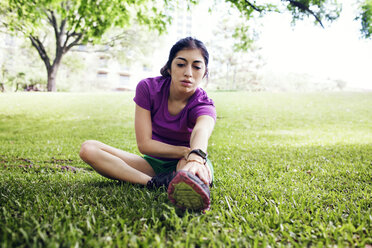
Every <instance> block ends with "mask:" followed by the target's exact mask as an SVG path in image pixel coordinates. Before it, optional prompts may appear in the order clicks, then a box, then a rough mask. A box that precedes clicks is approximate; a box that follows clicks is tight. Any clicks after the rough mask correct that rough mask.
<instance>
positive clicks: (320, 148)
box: [0, 92, 372, 247]
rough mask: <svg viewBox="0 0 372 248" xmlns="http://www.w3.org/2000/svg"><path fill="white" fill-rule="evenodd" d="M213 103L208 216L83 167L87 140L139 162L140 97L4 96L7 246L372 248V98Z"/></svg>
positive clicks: (3, 230)
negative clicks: (81, 150) (121, 151)
mask: <svg viewBox="0 0 372 248" xmlns="http://www.w3.org/2000/svg"><path fill="white" fill-rule="evenodd" d="M209 95H210V96H211V97H212V98H213V99H214V100H215V103H216V107H217V112H218V121H217V124H216V128H215V130H214V133H213V135H212V137H211V139H210V143H209V154H210V158H211V160H212V161H213V163H214V166H215V178H216V180H215V184H214V187H213V188H212V190H211V194H212V206H211V210H210V211H208V212H206V214H200V213H193V212H181V211H180V210H179V209H177V208H175V207H174V206H173V205H171V203H170V202H169V201H168V199H167V194H166V192H165V191H164V190H156V191H149V190H147V189H144V188H141V187H139V186H136V185H131V184H128V183H119V182H115V181H110V180H108V179H105V178H103V177H101V176H99V175H98V174H97V173H95V172H94V171H93V170H92V169H91V168H89V166H87V165H86V164H84V163H83V162H82V161H81V160H80V159H79V156H78V152H79V148H80V144H81V143H82V142H83V141H84V140H87V139H97V140H100V141H102V142H105V143H107V144H109V145H112V146H115V147H118V148H121V149H124V150H127V151H130V152H133V153H138V150H137V147H136V142H135V135H134V125H133V116H134V103H133V101H132V98H133V92H130V93H128V92H127V93H106V94H104V93H100V94H97V93H95V94H93V93H92V94H67V93H56V94H49V93H19V94H0V106H1V108H0V223H1V224H0V246H1V247H40V246H43V247H59V246H60V247H105V246H106V247H113V246H114V247H123V246H133V247H136V246H141V247H154V246H155V247H156V246H159V247H162V246H167V247H193V246H195V247H221V246H234V247H246V246H252V247H256V246H258V247H262V246H265V247H267V246H271V247H277V246H295V247H298V246H299V247H304V246H317V247H323V246H341V247H342V246H346V247H351V246H358V247H371V245H372V210H371V209H372V200H371V195H372V93H301V94H299V93H298V94H294V93H285V94H284V93H276V94H274V93H239V92H212V93H210V94H209ZM73 167H74V168H77V170H75V171H72V169H73Z"/></svg>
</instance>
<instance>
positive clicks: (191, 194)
mask: <svg viewBox="0 0 372 248" xmlns="http://www.w3.org/2000/svg"><path fill="white" fill-rule="evenodd" d="M168 198H169V200H170V201H171V202H173V203H174V204H175V205H176V206H178V207H179V208H181V209H192V210H208V209H209V207H210V190H209V187H208V185H206V184H204V183H203V182H202V181H201V180H200V179H199V177H197V176H195V175H194V174H192V173H190V172H187V171H183V170H180V171H178V172H177V173H176V175H175V176H174V178H173V179H172V181H171V182H170V183H169V185H168Z"/></svg>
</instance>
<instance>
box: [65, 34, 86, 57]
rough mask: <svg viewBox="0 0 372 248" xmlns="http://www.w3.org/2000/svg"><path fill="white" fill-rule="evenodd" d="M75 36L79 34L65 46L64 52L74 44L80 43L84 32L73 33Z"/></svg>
mask: <svg viewBox="0 0 372 248" xmlns="http://www.w3.org/2000/svg"><path fill="white" fill-rule="evenodd" d="M73 36H77V37H76V39H75V40H74V41H73V42H71V43H70V44H69V45H68V46H67V47H65V48H64V53H67V52H68V51H69V50H70V49H71V48H72V47H73V46H77V45H79V41H80V40H81V38H82V37H83V34H82V33H79V34H76V33H73ZM71 37H72V35H71Z"/></svg>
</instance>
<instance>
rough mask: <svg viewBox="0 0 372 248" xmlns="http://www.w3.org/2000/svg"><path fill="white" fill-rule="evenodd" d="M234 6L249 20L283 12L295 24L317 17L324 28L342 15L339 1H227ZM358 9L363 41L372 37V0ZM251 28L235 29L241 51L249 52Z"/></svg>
mask: <svg viewBox="0 0 372 248" xmlns="http://www.w3.org/2000/svg"><path fill="white" fill-rule="evenodd" d="M225 2H228V3H230V4H231V5H232V6H233V7H235V8H236V9H238V10H239V12H240V13H241V15H242V16H244V17H245V19H246V20H249V19H251V18H256V17H257V16H263V15H265V14H268V13H270V12H279V13H283V12H285V11H289V12H291V14H292V17H293V19H292V23H293V24H295V22H296V21H297V20H302V19H304V18H305V17H312V18H314V22H315V24H317V25H320V26H321V27H324V23H325V22H332V21H334V20H336V19H337V18H338V17H339V15H340V12H341V9H342V5H341V4H339V3H338V2H337V0H281V1H280V2H279V1H278V3H276V2H274V1H271V2H274V3H275V4H272V3H262V2H264V1H256V0H254V1H248V0H225ZM257 2H261V4H259V3H257ZM355 2H356V3H357V4H358V6H359V13H358V14H357V16H356V18H355V19H357V20H360V22H361V29H360V31H361V34H362V37H364V38H371V37H372V0H356V1H355ZM247 30H248V27H244V26H243V27H239V28H236V29H235V37H236V38H237V41H238V42H237V44H236V46H237V47H238V48H239V49H240V50H248V49H249V46H250V41H251V40H250V37H248V36H247V33H246V31H247Z"/></svg>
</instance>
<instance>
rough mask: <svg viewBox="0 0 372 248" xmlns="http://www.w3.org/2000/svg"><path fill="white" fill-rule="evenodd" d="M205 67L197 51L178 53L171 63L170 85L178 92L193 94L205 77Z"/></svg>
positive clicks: (189, 50)
mask: <svg viewBox="0 0 372 248" xmlns="http://www.w3.org/2000/svg"><path fill="white" fill-rule="evenodd" d="M205 71H206V66H205V62H204V58H203V55H202V54H201V52H200V50H199V49H187V50H181V51H179V52H178V53H177V54H176V56H175V57H174V59H173V61H172V66H171V70H170V71H169V73H170V75H171V77H172V84H173V87H175V89H177V90H178V91H179V92H184V93H190V92H194V91H195V90H196V88H197V87H198V85H199V84H200V82H201V81H202V80H203V77H204V75H205Z"/></svg>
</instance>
